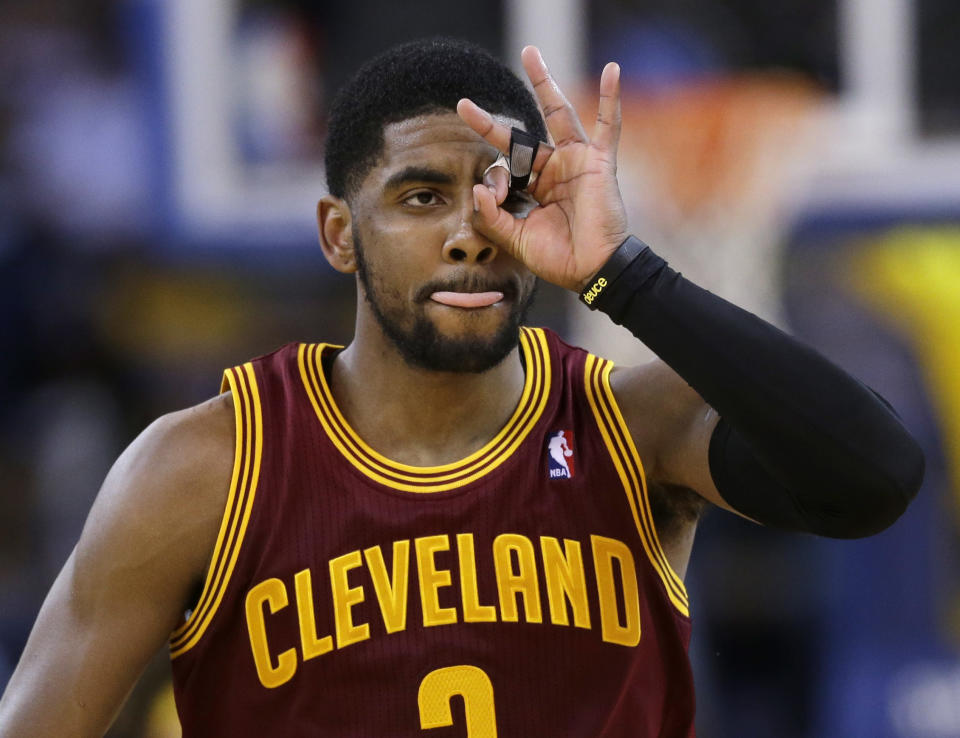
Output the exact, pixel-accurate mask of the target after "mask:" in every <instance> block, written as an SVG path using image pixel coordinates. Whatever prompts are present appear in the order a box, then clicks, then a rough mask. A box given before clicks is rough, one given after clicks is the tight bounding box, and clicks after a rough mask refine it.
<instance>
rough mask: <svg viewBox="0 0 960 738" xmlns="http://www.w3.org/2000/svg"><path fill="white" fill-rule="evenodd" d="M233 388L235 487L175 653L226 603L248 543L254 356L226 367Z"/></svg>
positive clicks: (257, 453) (258, 452)
mask: <svg viewBox="0 0 960 738" xmlns="http://www.w3.org/2000/svg"><path fill="white" fill-rule="evenodd" d="M227 389H229V390H230V391H231V392H232V393H233V412H234V417H235V420H236V428H237V432H236V447H235V452H234V463H233V476H232V479H231V480H230V492H229V494H228V495H227V505H226V508H225V509H224V512H223V517H222V518H221V521H220V531H219V533H218V534H217V543H216V545H215V546H214V548H213V557H212V559H211V562H210V567H209V568H208V570H207V577H206V580H205V581H204V584H203V591H202V593H201V594H200V599H199V601H198V602H197V606H196V608H194V610H193V612H192V613H190V617H188V618H187V621H186V622H185V623H184V624H183V625H181V626H180V627H179V628H177V629H176V630H175V631H174V632H173V633H172V634H171V636H170V658H171V659H175V658H177V657H178V656H181V655H183V654H184V653H186V652H187V651H189V650H190V649H191V648H193V646H195V645H196V644H197V642H198V641H199V640H200V638H201V636H203V634H204V631H206V629H207V627H208V626H209V625H210V622H211V620H212V619H213V616H214V615H215V614H216V612H217V608H218V607H219V606H220V602H221V600H222V599H223V595H224V593H225V592H226V589H227V585H228V584H229V582H230V576H231V575H232V574H233V568H234V566H235V565H236V563H237V556H238V555H239V553H240V546H241V545H242V544H243V537H244V534H245V533H246V531H247V523H248V522H249V520H250V511H251V510H252V509H253V500H254V497H255V496H256V492H257V482H258V481H259V478H260V461H261V458H262V456H263V415H262V413H261V409H260V393H259V391H258V389H257V380H256V376H255V375H254V372H253V364H251V363H249V362H248V363H246V364H244V365H242V366H239V367H234V368H233V369H227V370H226V371H225V372H224V373H223V384H222V386H221V392H222V391H226V390H227Z"/></svg>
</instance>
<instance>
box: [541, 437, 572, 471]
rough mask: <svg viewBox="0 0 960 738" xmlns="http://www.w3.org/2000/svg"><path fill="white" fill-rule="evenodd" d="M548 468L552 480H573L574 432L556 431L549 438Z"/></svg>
mask: <svg viewBox="0 0 960 738" xmlns="http://www.w3.org/2000/svg"><path fill="white" fill-rule="evenodd" d="M547 467H548V472H547V474H548V475H549V476H550V479H572V478H573V475H574V473H575V472H574V464H573V431H571V430H559V431H554V432H553V433H551V434H550V435H549V436H548V437H547Z"/></svg>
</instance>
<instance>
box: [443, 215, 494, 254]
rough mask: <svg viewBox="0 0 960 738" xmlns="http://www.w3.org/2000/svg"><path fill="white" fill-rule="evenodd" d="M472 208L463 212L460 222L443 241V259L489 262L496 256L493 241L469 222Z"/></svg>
mask: <svg viewBox="0 0 960 738" xmlns="http://www.w3.org/2000/svg"><path fill="white" fill-rule="evenodd" d="M472 217H473V210H472V209H471V210H468V211H466V212H465V213H463V215H462V217H461V218H460V222H459V223H458V224H457V225H456V227H455V228H454V229H453V230H452V232H451V233H450V235H448V236H447V240H446V241H444V243H443V259H444V261H446V262H448V263H451V264H481V265H482V264H489V263H490V262H491V261H493V260H494V259H495V258H496V256H497V247H496V246H494V244H493V242H492V241H490V240H488V239H487V238H485V237H484V236H482V235H481V234H480V233H478V232H477V231H476V230H475V229H474V227H473V224H472V222H471V218H472Z"/></svg>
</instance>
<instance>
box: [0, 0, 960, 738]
mask: <svg viewBox="0 0 960 738" xmlns="http://www.w3.org/2000/svg"><path fill="white" fill-rule="evenodd" d="M436 34H443V35H452V36H458V37H463V38H467V39H470V40H472V41H475V42H477V43H479V44H481V45H483V46H485V47H486V48H488V49H490V50H491V51H493V52H494V53H496V54H498V55H500V56H501V57H502V58H504V59H506V60H508V61H510V62H511V63H513V65H514V66H515V68H517V69H518V70H519V52H520V49H521V48H522V47H523V46H524V45H525V44H528V43H533V44H537V45H539V46H540V47H541V49H542V50H543V53H544V56H545V58H546V60H547V62H548V64H550V66H551V67H552V69H553V71H554V73H555V76H556V77H557V79H558V81H559V83H560V84H561V86H562V87H564V89H566V90H567V91H568V92H569V94H570V96H571V97H572V98H573V99H574V100H575V101H576V104H577V106H578V108H579V109H580V111H581V114H582V116H583V118H584V120H585V121H587V128H588V130H589V128H590V126H591V125H592V120H593V116H594V114H595V105H596V101H595V95H596V84H597V80H598V79H599V73H600V70H601V69H602V67H603V65H604V63H606V62H607V61H610V60H615V61H618V62H619V63H620V65H621V67H622V70H623V85H624V132H623V138H622V142H621V152H620V184H621V189H622V190H623V193H624V198H625V200H626V203H627V208H628V211H629V214H630V225H631V230H632V231H633V232H634V233H636V234H637V235H638V236H639V237H641V238H643V239H644V240H646V241H648V242H649V243H650V244H651V245H652V246H653V247H654V248H655V249H656V250H657V251H658V252H659V253H661V254H662V255H664V256H665V257H666V258H668V259H669V260H670V261H671V263H672V264H673V265H675V266H676V267H677V268H679V269H680V270H682V271H683V272H684V273H685V274H687V275H688V276H690V277H691V278H693V279H695V280H696V281H698V282H700V283H701V284H703V285H704V286H706V287H708V288H710V289H712V290H714V291H716V292H718V293H719V294H721V295H723V296H725V297H728V298H730V299H732V300H734V301H735V302H737V303H738V304H741V305H743V306H744V307H747V308H748V309H750V310H753V311H754V312H757V313H758V314H760V315H762V316H764V317H766V318H768V319H770V320H773V321H774V322H776V323H777V324H779V325H781V326H783V327H785V328H786V329H788V330H790V331H792V332H794V333H795V334H797V335H799V336H801V337H802V338H804V339H805V340H807V341H809V342H810V343H812V344H813V345H814V346H816V347H817V348H819V349H820V350H821V351H823V352H825V353H826V354H827V355H828V356H829V357H830V358H832V359H833V360H834V361H836V362H837V363H839V364H840V365H842V366H843V367H845V368H846V369H848V370H850V371H851V372H853V373H854V374H855V375H857V376H858V377H859V378H860V379H862V380H863V381H864V382H866V383H867V384H869V385H871V386H872V387H874V388H875V389H876V390H878V391H879V392H880V393H881V394H883V395H884V396H885V397H886V398H887V399H888V400H889V401H890V402H891V403H892V404H893V405H894V406H895V407H896V408H897V409H898V411H899V412H900V414H901V415H902V417H903V419H904V421H905V423H906V424H907V426H908V427H909V429H910V430H911V431H912V432H913V433H914V434H915V435H916V436H917V437H918V438H919V439H920V441H921V443H922V444H923V446H924V449H925V452H926V455H927V473H926V481H925V483H924V486H923V489H922V491H921V493H920V495H919V497H918V499H917V500H916V501H915V502H914V504H913V505H912V507H911V508H910V509H909V511H908V512H907V514H906V515H905V516H904V518H903V519H902V520H901V521H900V522H898V523H897V524H896V525H895V526H894V527H893V528H892V529H890V530H889V531H887V532H885V533H883V534H881V535H879V536H877V537H874V538H871V539H868V540H864V541H850V542H847V541H845V542H837V541H827V540H820V539H815V538H812V537H809V536H800V535H786V534H778V533H775V532H769V531H766V530H764V529H761V528H759V527H757V526H754V525H751V524H748V523H746V522H743V521H741V520H739V519H737V518H736V517H735V516H732V515H727V514H724V513H720V512H716V511H714V512H711V513H710V514H708V515H707V517H706V519H705V520H704V522H703V524H702V526H701V529H700V532H699V533H698V538H697V542H696V544H695V546H694V556H693V563H692V566H691V569H690V573H689V575H688V589H689V590H690V593H691V601H692V614H693V619H694V636H693V646H692V654H691V655H692V660H693V663H694V671H695V675H696V679H697V690H698V735H700V736H702V738H768V737H770V736H777V737H778V738H841V737H842V738H861V737H862V738H950V737H955V736H958V735H960V658H958V651H960V576H958V574H960V572H958V568H960V85H958V84H957V80H958V79H960V54H958V53H957V51H956V46H957V42H956V40H957V38H960V5H958V4H957V3H956V0H774V1H772V2H771V0H592V1H590V2H588V1H587V0H553V1H552V2H548V1H547V0H499V1H494V2H487V3H453V2H451V3H440V2H436V1H435V0H434V1H432V2H428V1H426V0H407V1H405V2H388V1H387V0H350V1H349V2H337V3H329V2H308V1H307V0H203V1H202V2H198V0H69V1H68V0H7V1H6V2H4V3H3V4H2V5H0V321H2V330H0V356H2V361H0V688H2V687H3V685H5V684H6V682H7V679H8V678H9V676H10V673H11V672H12V670H13V668H14V666H15V664H16V661H17V659H18V657H19V654H20V651H21V649H22V647H23V644H24V642H25V641H26V638H27V635H28V633H29V629H30V626H31V625H32V622H33V620H34V618H35V616H36V613H37V610H38V608H39V606H40V603H41V601H42V598H43V596H44V594H45V593H46V591H47V589H48V588H49V586H50V584H51V583H52V581H53V578H54V576H55V575H56V573H57V571H59V569H60V567H61V566H62V565H63V562H64V560H65V559H66V557H67V555H68V554H69V552H70V550H71V548H72V546H73V544H74V542H75V541H76V538H77V536H78V535H79V532H80V529H81V527H82V525H83V520H84V518H85V515H86V512H87V510H88V509H89V506H90V504H91V502H92V500H93V498H94V496H95V494H96V492H97V489H98V487H99V484H100V482H101V481H102V479H103V476H104V474H105V473H106V470H107V469H108V468H109V465H110V464H111V462H112V461H113V459H114V458H115V457H116V456H117V454H118V453H119V452H120V451H121V450H122V448H123V447H124V446H125V445H126V444H127V443H128V442H129V441H130V440H131V439H132V438H133V437H134V436H135V435H136V434H137V433H138V432H139V431H140V430H141V429H142V428H143V427H144V426H145V425H146V424H147V423H149V422H150V420H152V419H153V418H155V417H156V416H158V415H161V414H163V413H165V412H169V411H172V410H175V409H178V408H181V407H185V406H187V405H190V404H194V403H196V402H199V401H201V400H203V399H205V398H207V397H209V396H210V395H211V394H213V393H214V392H216V390H217V388H218V386H219V376H220V371H221V369H222V368H223V367H225V366H230V365H233V364H236V363H238V362H241V361H243V360H246V359H248V358H250V357H252V356H256V355H259V354H262V353H265V352H268V351H271V350H273V349H274V348H276V347H278V346H279V345H281V344H283V343H285V342H288V341H293V340H324V341H331V342H344V341H347V340H349V337H350V334H351V330H352V318H353V299H354V285H353V282H352V281H351V280H350V279H347V278H344V277H342V276H340V275H337V274H336V273H335V272H334V271H333V270H332V269H330V268H329V267H327V266H326V264H325V262H324V260H323V257H322V255H321V253H320V250H319V248H318V247H317V245H316V235H315V223H314V208H315V204H316V201H317V199H318V198H319V197H320V196H321V195H323V194H324V193H325V185H324V178H323V170H322V156H323V142H324V134H325V130H324V120H325V116H326V109H327V107H328V105H329V102H330V100H331V98H332V96H333V93H334V92H335V90H336V89H337V87H338V86H339V85H340V84H341V83H342V82H343V81H344V80H345V78H346V77H347V75H349V74H350V73H351V72H352V71H353V70H354V69H355V68H356V66H357V65H358V64H360V63H361V62H362V61H363V60H365V59H367V58H369V57H370V56H372V55H373V54H375V53H376V52H378V51H380V50H382V49H384V48H386V47H388V46H390V45H392V44H393V43H396V42H399V41H403V40H407V39H411V38H417V37H421V36H427V35H436ZM531 322H532V323H534V324H543V325H549V326H551V327H553V328H555V329H557V330H558V331H560V332H561V334H562V335H564V336H565V337H566V338H567V339H568V340H570V341H571V342H573V343H580V344H581V345H585V346H587V347H588V348H590V349H591V350H593V351H595V352H597V353H601V354H605V355H608V356H610V357H611V358H613V359H615V360H617V361H619V362H626V363H630V362H640V361H645V360H647V359H648V358H649V354H648V353H647V352H646V350H645V349H644V348H643V347H642V346H640V345H639V344H637V343H636V341H635V340H634V339H633V338H632V337H629V336H627V335H626V334H625V333H623V332H621V331H620V330H619V329H615V328H614V327H613V326H612V325H611V324H609V323H608V322H607V321H606V318H604V317H603V316H598V315H594V314H591V313H589V312H588V311H586V310H584V309H583V308H582V306H580V305H578V303H577V301H576V299H575V296H573V295H567V294H564V293H562V292H561V291H560V290H558V289H555V288H551V287H549V286H544V287H542V288H541V291H540V297H539V302H538V305H537V306H536V308H535V309H534V311H533V314H532V316H531ZM168 672H169V666H168V664H167V658H166V656H165V654H158V656H157V658H156V659H155V661H154V662H153V663H152V664H151V665H150V667H149V668H148V670H147V672H146V674H145V675H144V678H143V679H142V681H141V684H140V685H139V686H138V687H137V689H136V690H135V691H134V693H133V695H132V697H131V699H130V701H129V703H128V705H127V707H126V708H125V709H124V711H123V713H122V714H121V716H120V717H119V719H118V721H117V723H116V725H115V727H114V728H113V729H112V731H111V732H110V734H109V735H111V736H151V737H152V738H160V737H161V736H164V737H166V736H174V735H178V734H179V731H178V727H177V725H176V718H175V715H173V713H171V711H170V710H171V702H170V699H169V692H168V690H169V687H168V681H169V677H168ZM508 738H511V737H508Z"/></svg>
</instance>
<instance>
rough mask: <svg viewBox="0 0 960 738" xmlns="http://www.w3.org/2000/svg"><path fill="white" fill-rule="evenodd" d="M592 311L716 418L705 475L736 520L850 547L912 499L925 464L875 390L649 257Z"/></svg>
mask: <svg viewBox="0 0 960 738" xmlns="http://www.w3.org/2000/svg"><path fill="white" fill-rule="evenodd" d="M594 307H598V308H599V309H601V310H602V311H603V312H605V313H607V314H608V315H609V316H610V317H611V318H612V319H613V320H614V321H615V322H617V323H620V324H621V325H623V326H624V327H626V328H628V329H629V330H630V331H631V332H633V333H634V335H636V336H637V337H638V338H639V339H640V340H642V341H643V342H644V343H646V344H647V345H648V346H649V347H650V348H651V349H652V350H653V351H655V352H656V353H657V354H658V355H659V356H660V357H661V358H662V359H663V360H664V361H665V362H666V363H667V364H668V365H670V367H672V368H673V369H674V370H675V371H676V372H677V373H678V374H679V375H680V376H681V377H683V378H684V379H685V380H686V381H687V382H688V383H689V384H690V385H691V386H692V387H693V388H694V389H695V390H697V392H699V393H700V395H701V396H702V397H703V398H704V399H705V400H706V402H707V403H709V404H710V405H711V406H713V407H714V408H715V409H716V410H717V412H718V413H719V414H720V415H721V417H722V418H723V423H722V424H721V426H720V427H719V428H718V431H717V434H716V435H715V436H714V439H713V443H712V444H711V473H712V475H713V477H714V481H715V483H716V486H717V488H718V490H719V491H720V493H721V495H722V496H723V497H724V499H725V500H726V501H727V502H728V503H730V505H731V506H732V507H734V508H735V509H737V510H738V511H740V512H742V513H744V514H746V515H748V516H750V517H755V518H757V519H758V520H760V521H761V522H765V523H768V524H771V525H776V526H778V527H785V528H795V529H804V530H810V531H812V532H816V533H820V534H823V535H831V536H838V537H853V536H861V535H869V534H870V533H873V532H877V531H878V530H882V529H883V528H885V527H886V526H888V525H889V524H890V523H892V522H893V521H894V520H895V519H896V518H897V517H898V516H899V515H900V514H901V513H902V512H903V510H904V509H905V507H906V505H907V504H908V502H909V501H910V499H911V498H912V497H913V495H914V494H916V491H917V489H918V487H919V484H920V481H921V479H922V475H923V455H922V453H921V451H920V449H919V447H918V445H917V443H916V442H915V441H914V439H913V438H912V437H911V436H910V435H909V433H907V431H906V430H905V429H904V427H903V425H902V424H901V423H900V421H899V420H898V419H897V417H896V416H895V415H894V414H893V413H892V412H891V411H890V409H888V407H887V406H886V405H885V404H884V403H883V402H882V401H880V400H879V399H878V397H877V396H875V395H874V393H873V392H871V391H870V390H869V389H868V388H867V387H865V386H864V385H863V384H861V383H860V382H858V381H857V380H856V379H854V378H853V377H852V376H850V375H849V374H847V373H846V372H844V371H843V370H841V369H840V368H839V367H837V366H835V365H834V364H832V363H831V362H830V361H828V360H827V359H826V358H824V357H823V356H822V355H820V354H819V353H817V352H816V351H814V350H813V349H811V348H810V347H808V346H806V345H804V344H803V343H801V342H800V341H798V340H796V339H795V338H793V337H791V336H789V335H787V334H786V333H784V332H782V331H780V330H779V329H777V328H776V327H774V326H772V325H770V324H769V323H767V322H765V321H763V320H761V319H760V318H758V317H757V316H755V315H752V314H751V313H748V312H747V311H745V310H742V309H740V308H738V307H736V306H734V305H732V304H730V303H728V302H727V301H725V300H723V299H721V298H719V297H717V296H716V295H713V294H711V293H710V292H707V291H706V290H703V289H701V288H700V287H698V286H696V285H694V284H693V283H691V282H690V281H688V280H686V279H684V278H683V277H682V276H681V275H680V274H678V273H677V272H674V271H673V270H672V269H670V267H669V266H667V265H666V263H665V262H664V261H663V260H662V259H660V258H659V257H657V256H656V255H654V254H653V253H652V252H650V251H649V250H647V251H645V252H642V253H641V254H640V255H639V256H638V257H637V258H636V259H635V260H634V261H632V262H631V263H630V265H629V266H628V267H627V268H626V269H624V270H623V271H622V272H620V273H619V276H617V277H616V278H615V279H614V280H613V281H612V282H611V283H609V284H607V285H605V286H604V287H603V289H602V290H601V291H600V294H599V296H598V297H597V298H596V300H595V304H594ZM758 485H764V486H766V487H769V489H770V495H776V496H778V498H777V499H775V500H767V501H760V504H759V505H757V504H754V503H755V502H756V500H754V499H753V498H751V497H750V496H749V495H748V496H747V497H744V496H743V495H742V494H741V493H742V492H743V491H744V489H746V488H748V487H750V486H753V487H756V486H758ZM745 508H746V509H745Z"/></svg>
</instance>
